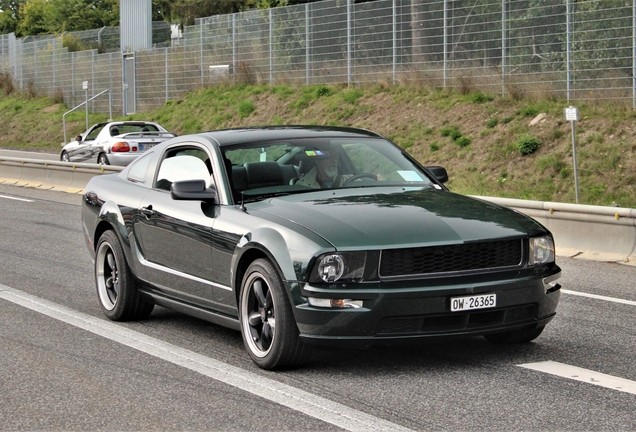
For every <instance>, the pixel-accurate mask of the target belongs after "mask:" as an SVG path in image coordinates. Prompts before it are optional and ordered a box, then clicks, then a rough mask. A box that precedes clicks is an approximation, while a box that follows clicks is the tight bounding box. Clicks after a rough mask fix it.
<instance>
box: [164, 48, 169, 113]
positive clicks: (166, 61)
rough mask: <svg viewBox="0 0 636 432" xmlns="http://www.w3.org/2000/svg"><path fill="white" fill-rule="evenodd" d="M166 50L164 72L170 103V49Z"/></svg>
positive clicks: (167, 98)
mask: <svg viewBox="0 0 636 432" xmlns="http://www.w3.org/2000/svg"><path fill="white" fill-rule="evenodd" d="M164 50H165V57H164V70H165V74H164V76H165V77H166V79H165V82H166V102H168V101H169V100H170V93H169V92H170V88H169V86H168V81H169V70H170V68H169V67H168V66H169V63H168V48H164Z"/></svg>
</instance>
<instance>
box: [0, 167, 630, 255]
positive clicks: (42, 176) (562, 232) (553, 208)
mask: <svg viewBox="0 0 636 432" xmlns="http://www.w3.org/2000/svg"><path fill="white" fill-rule="evenodd" d="M121 170H123V167H118V166H111V165H100V164H93V163H73V162H58V161H44V160H37V159H23V158H15V157H1V156H0V184H3V183H4V184H15V185H20V186H29V187H41V188H46V189H55V190H65V191H67V192H74V193H82V192H83V190H84V187H85V186H86V183H87V182H88V180H89V179H90V178H91V177H94V176H96V175H102V174H110V173H116V172H120V171H121ZM474 198H477V199H481V200H485V201H489V202H492V203H495V204H499V205H503V206H506V207H510V208H513V209H515V210H517V211H519V212H521V213H524V214H526V215H528V216H530V217H532V218H534V219H536V220H537V221H539V222H540V223H542V224H543V225H544V226H546V227H547V228H548V229H549V230H550V231H551V232H552V233H553V234H554V237H555V242H556V247H557V255H559V256H569V257H578V258H583V259H590V260H598V261H615V262H620V263H625V264H631V265H636V209H633V208H621V207H605V206H592V205H581V204H567V203H558V202H544V201H529V200H520V199H509V198H497V197H483V196H475V197H474Z"/></svg>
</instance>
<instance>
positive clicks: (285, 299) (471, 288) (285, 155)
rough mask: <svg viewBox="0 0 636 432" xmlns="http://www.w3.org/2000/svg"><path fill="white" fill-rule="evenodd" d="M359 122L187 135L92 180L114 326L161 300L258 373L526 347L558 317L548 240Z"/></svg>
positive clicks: (99, 279)
mask: <svg viewBox="0 0 636 432" xmlns="http://www.w3.org/2000/svg"><path fill="white" fill-rule="evenodd" d="M447 180H448V175H447V172H446V170H445V169H444V168H442V167H439V166H431V167H424V166H422V165H420V164H419V163H418V162H417V161H416V160H415V159H414V158H413V157H411V156H410V155H409V154H408V153H407V152H405V151H404V150H403V149H401V148H400V147H399V146H397V145H395V144H394V143H392V142H391V141H389V140H388V139H386V138H383V137H382V136H380V135H378V134H376V133H373V132H370V131H367V130H362V129H354V128H338V127H318V126H269V127H253V128H242V129H227V130H219V131H212V132H204V133H198V134H193V135H184V136H180V137H175V138H172V139H169V140H167V141H165V142H163V143H161V144H158V145H156V146H154V147H152V148H150V149H149V150H147V151H146V152H145V153H143V154H142V155H141V156H140V157H139V158H137V159H136V160H134V161H133V162H132V163H131V164H130V165H128V166H127V167H126V168H125V169H124V170H123V171H121V172H120V173H116V174H107V175H100V176H96V177H94V178H93V179H91V180H90V181H89V183H88V184H87V186H86V188H85V190H84V196H83V204H82V226H83V232H84V235H85V239H86V243H87V246H88V249H89V251H90V254H91V256H92V258H93V260H94V263H95V269H94V271H95V282H96V291H97V297H98V299H99V304H100V306H101V308H102V310H103V312H104V313H105V314H106V316H107V317H108V318H110V319H112V320H116V321H117V320H140V319H144V318H146V317H148V316H149V315H150V314H151V312H152V310H153V307H154V305H161V306H164V307H167V308H171V309H173V310H177V311H180V312H183V313H186V314H190V315H193V316H195V317H199V318H202V319H205V320H208V321H211V322H214V323H217V324H220V325H223V326H227V327H230V328H233V329H236V330H238V331H240V332H241V334H242V337H243V341H244V345H245V347H246V351H247V353H248V354H249V356H250V357H251V359H252V360H253V361H254V362H255V363H256V364H257V365H258V366H259V367H261V368H264V369H284V368H290V367H294V366H297V365H299V364H301V363H302V362H303V361H304V360H306V359H307V358H308V356H309V353H310V349H311V348H312V347H313V346H315V345H341V346H356V347H368V346H371V345H374V344H391V343H404V342H406V343H414V342H416V341H418V340H423V339H432V338H440V337H469V336H476V335H480V336H484V337H485V338H486V339H487V340H489V341H491V342H493V343H524V342H529V341H531V340H533V339H535V338H537V337H538V336H539V334H540V333H541V332H542V331H543V329H544V327H545V326H546V324H548V323H549V322H550V320H552V318H553V317H554V316H555V313H556V308H557V304H558V301H559V296H560V285H559V284H558V279H559V277H560V275H561V270H560V268H559V267H558V265H557V264H556V262H555V252H554V239H553V237H552V235H551V234H550V232H549V231H548V230H547V229H546V228H545V227H543V226H542V225H541V224H540V223H538V222H537V221H535V220H533V219H532V218H530V217H527V216H525V215H523V214H521V213H519V212H516V211H513V210H511V209H508V208H505V207H502V206H499V205H496V204H493V203H489V202H486V201H482V200H479V199H476V198H472V197H467V196H462V195H459V194H456V193H453V192H451V191H449V190H448V188H447V187H446V186H444V184H445V183H446V182H447Z"/></svg>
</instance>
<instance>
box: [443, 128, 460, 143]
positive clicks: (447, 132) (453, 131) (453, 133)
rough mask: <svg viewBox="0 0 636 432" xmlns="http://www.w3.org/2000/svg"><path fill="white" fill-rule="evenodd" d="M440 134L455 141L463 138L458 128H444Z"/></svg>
mask: <svg viewBox="0 0 636 432" xmlns="http://www.w3.org/2000/svg"><path fill="white" fill-rule="evenodd" d="M439 132H440V134H442V136H447V137H450V138H451V139H452V140H453V141H457V139H458V138H459V137H461V136H462V133H461V132H460V131H459V128H458V127H457V126H444V127H443V128H442V129H440V131H439Z"/></svg>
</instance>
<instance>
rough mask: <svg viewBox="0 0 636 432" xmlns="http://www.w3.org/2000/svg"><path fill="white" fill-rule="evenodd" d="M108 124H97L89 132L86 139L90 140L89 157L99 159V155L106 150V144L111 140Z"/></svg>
mask: <svg viewBox="0 0 636 432" xmlns="http://www.w3.org/2000/svg"><path fill="white" fill-rule="evenodd" d="M107 126H108V125H107V124H106V125H104V124H102V125H97V126H96V127H95V128H94V129H93V130H91V132H90V133H89V134H88V136H87V138H86V141H87V142H89V144H90V146H89V148H88V158H90V159H95V160H97V156H98V155H99V154H100V153H101V152H102V150H104V144H106V143H107V142H108V141H109V140H110V137H111V135H110V128H109V127H107Z"/></svg>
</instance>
